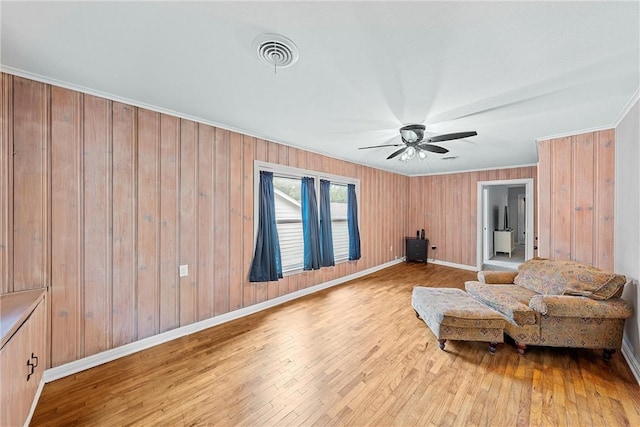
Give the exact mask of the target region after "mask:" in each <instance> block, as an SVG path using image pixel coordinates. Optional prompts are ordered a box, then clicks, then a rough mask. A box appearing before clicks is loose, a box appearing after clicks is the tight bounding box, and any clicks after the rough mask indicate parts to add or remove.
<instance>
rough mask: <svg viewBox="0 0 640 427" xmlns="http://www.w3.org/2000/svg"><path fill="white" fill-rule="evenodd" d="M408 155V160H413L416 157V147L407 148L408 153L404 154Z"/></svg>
mask: <svg viewBox="0 0 640 427" xmlns="http://www.w3.org/2000/svg"><path fill="white" fill-rule="evenodd" d="M404 153H405V154H406V155H407V159H409V160H411V159H413V158H414V157H415V156H416V149H415V148H414V147H411V146H409V147H407V151H405V152H404Z"/></svg>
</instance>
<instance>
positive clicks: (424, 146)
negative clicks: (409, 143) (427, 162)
mask: <svg viewBox="0 0 640 427" xmlns="http://www.w3.org/2000/svg"><path fill="white" fill-rule="evenodd" d="M418 148H420V149H421V150H425V151H431V152H432V153H438V154H446V153H448V152H449V150H447V149H446V148H444V147H440V146H438V145H431V144H420V145H418Z"/></svg>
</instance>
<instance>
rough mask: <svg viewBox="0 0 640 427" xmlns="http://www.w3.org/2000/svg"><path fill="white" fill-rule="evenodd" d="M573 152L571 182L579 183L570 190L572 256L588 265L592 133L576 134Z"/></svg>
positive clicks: (592, 199)
mask: <svg viewBox="0 0 640 427" xmlns="http://www.w3.org/2000/svg"><path fill="white" fill-rule="evenodd" d="M572 151H573V153H572V154H573V164H574V165H575V166H574V168H573V173H574V176H573V182H579V183H581V184H580V185H577V186H575V188H574V191H573V197H574V200H573V203H572V205H573V209H574V212H573V214H574V220H573V221H572V230H571V237H570V238H571V239H572V241H571V242H570V244H571V247H573V248H575V250H574V256H573V258H574V259H575V260H576V261H580V262H584V263H587V264H592V263H593V251H594V249H595V248H594V247H593V246H592V245H591V242H592V241H593V207H594V177H595V173H594V172H595V163H594V159H595V155H594V144H593V135H592V134H590V133H588V134H582V135H578V136H576V149H575V150H572Z"/></svg>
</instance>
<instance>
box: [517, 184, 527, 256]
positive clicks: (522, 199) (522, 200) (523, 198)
mask: <svg viewBox="0 0 640 427" xmlns="http://www.w3.org/2000/svg"><path fill="white" fill-rule="evenodd" d="M522 206H524V210H523V209H521V207H522ZM521 211H522V212H521ZM521 218H524V220H525V221H526V220H527V195H526V194H518V239H517V241H518V244H519V245H522V244H523V243H526V242H523V240H524V239H523V238H522V231H521V226H523V227H524V228H525V229H526V226H525V223H522V222H521ZM525 237H526V234H525Z"/></svg>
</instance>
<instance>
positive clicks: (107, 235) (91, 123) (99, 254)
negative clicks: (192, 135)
mask: <svg viewBox="0 0 640 427" xmlns="http://www.w3.org/2000/svg"><path fill="white" fill-rule="evenodd" d="M83 101H84V102H83V107H84V111H83V125H84V129H83V139H84V150H83V155H84V157H83V174H82V175H83V187H82V189H83V192H84V194H83V196H82V200H83V201H84V203H83V218H84V220H83V226H84V229H83V231H82V237H83V241H82V244H81V247H82V249H83V254H82V260H83V263H84V265H83V281H82V283H83V295H84V301H83V303H84V308H83V312H82V314H83V316H84V319H83V323H84V328H83V329H84V353H85V354H95V353H98V352H101V351H104V350H107V349H109V348H110V347H111V304H112V301H111V274H112V271H113V269H112V265H111V242H112V239H111V212H112V206H111V185H112V182H113V180H112V176H111V164H112V161H111V152H112V147H111V103H110V102H109V101H107V100H106V99H103V98H97V97H95V96H89V95H85V96H84V97H83Z"/></svg>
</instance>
